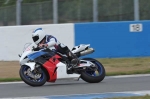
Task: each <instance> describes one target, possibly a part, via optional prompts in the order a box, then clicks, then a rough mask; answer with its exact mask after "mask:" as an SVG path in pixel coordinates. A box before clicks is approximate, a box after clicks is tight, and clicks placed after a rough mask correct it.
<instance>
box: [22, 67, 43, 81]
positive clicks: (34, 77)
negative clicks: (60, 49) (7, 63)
mask: <svg viewBox="0 0 150 99" xmlns="http://www.w3.org/2000/svg"><path fill="white" fill-rule="evenodd" d="M23 75H24V76H25V78H26V79H28V80H30V81H32V82H42V81H43V80H44V73H43V71H42V73H35V70H33V71H32V72H31V69H30V67H28V66H25V67H24V69H23Z"/></svg>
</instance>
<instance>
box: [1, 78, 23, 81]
mask: <svg viewBox="0 0 150 99" xmlns="http://www.w3.org/2000/svg"><path fill="white" fill-rule="evenodd" d="M15 81H22V80H21V79H20V78H0V82H15Z"/></svg>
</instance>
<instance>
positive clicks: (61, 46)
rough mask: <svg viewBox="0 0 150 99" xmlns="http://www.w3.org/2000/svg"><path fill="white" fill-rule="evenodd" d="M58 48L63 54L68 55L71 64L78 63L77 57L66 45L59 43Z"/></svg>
mask: <svg viewBox="0 0 150 99" xmlns="http://www.w3.org/2000/svg"><path fill="white" fill-rule="evenodd" d="M58 50H60V52H63V53H64V54H66V55H67V56H68V58H69V60H70V61H71V64H72V65H74V66H76V65H78V63H79V60H78V57H77V56H76V55H74V54H73V53H72V52H71V51H70V49H69V48H68V47H67V46H65V45H64V44H59V45H58Z"/></svg>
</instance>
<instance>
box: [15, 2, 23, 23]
mask: <svg viewBox="0 0 150 99" xmlns="http://www.w3.org/2000/svg"><path fill="white" fill-rule="evenodd" d="M22 1H23V0H17V2H16V25H21V2H22Z"/></svg>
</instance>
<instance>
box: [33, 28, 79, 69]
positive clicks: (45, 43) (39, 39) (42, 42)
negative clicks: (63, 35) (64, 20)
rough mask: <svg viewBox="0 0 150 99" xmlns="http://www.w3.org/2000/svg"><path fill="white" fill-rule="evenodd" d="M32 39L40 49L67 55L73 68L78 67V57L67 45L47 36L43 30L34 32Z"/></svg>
mask: <svg viewBox="0 0 150 99" xmlns="http://www.w3.org/2000/svg"><path fill="white" fill-rule="evenodd" d="M32 39H33V41H34V43H35V44H36V45H37V46H38V47H40V48H42V47H47V48H54V50H55V51H56V52H59V53H61V54H65V55H67V56H68V58H69V60H70V62H71V65H72V66H77V65H78V63H79V60H78V58H77V57H76V55H74V54H73V53H72V52H71V51H70V49H69V48H68V47H67V46H66V45H64V44H62V43H60V42H59V41H58V40H57V39H56V38H55V37H54V36H52V35H47V34H46V33H45V32H44V30H43V29H42V28H37V29H35V30H34V31H33V33H32Z"/></svg>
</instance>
